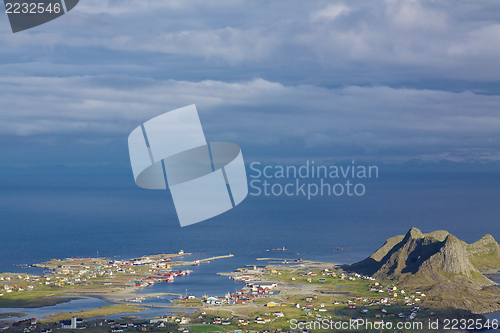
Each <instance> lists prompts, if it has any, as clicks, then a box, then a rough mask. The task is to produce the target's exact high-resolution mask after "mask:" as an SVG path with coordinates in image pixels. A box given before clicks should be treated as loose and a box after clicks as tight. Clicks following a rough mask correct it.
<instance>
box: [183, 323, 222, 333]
mask: <svg viewBox="0 0 500 333" xmlns="http://www.w3.org/2000/svg"><path fill="white" fill-rule="evenodd" d="M189 329H190V330H193V331H195V332H196V333H209V332H224V330H223V329H220V328H219V327H217V326H214V325H196V326H189Z"/></svg>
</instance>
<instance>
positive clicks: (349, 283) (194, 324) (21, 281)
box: [0, 253, 438, 333]
mask: <svg viewBox="0 0 500 333" xmlns="http://www.w3.org/2000/svg"><path fill="white" fill-rule="evenodd" d="M181 255H185V254H184V253H182V254H181ZM178 256H180V255H179V254H175V255H173V256H168V255H157V256H148V257H141V258H137V259H131V260H104V259H66V260H61V261H58V260H51V261H50V262H47V263H43V264H40V265H41V266H42V267H44V268H46V269H48V270H50V271H51V273H49V274H44V275H40V276H35V275H19V274H18V275H13V274H1V275H0V283H2V284H3V286H2V288H3V289H4V292H3V295H4V296H2V298H0V302H1V301H2V300H4V303H3V304H6V303H5V301H7V300H10V301H14V299H15V297H14V296H15V295H17V296H18V297H19V296H20V295H22V294H23V293H25V294H26V295H29V294H36V293H39V294H38V295H40V293H43V292H45V294H46V295H60V296H62V295H65V297H71V296H73V295H89V296H90V295H92V296H93V295H97V294H99V292H101V293H102V292H104V293H113V292H114V291H115V290H118V289H123V288H134V289H135V290H138V289H140V288H144V287H145V286H148V285H151V284H153V283H157V282H158V283H160V282H161V283H164V282H166V283H168V282H170V281H169V279H171V278H175V276H177V275H180V274H190V271H189V270H176V269H173V268H174V267H175V266H180V265H184V266H186V264H189V265H197V264H200V262H199V261H198V262H197V261H196V260H195V261H190V262H186V261H172V259H173V258H175V257H178ZM212 260H213V259H212ZM219 275H221V276H227V277H228V278H229V279H233V280H235V281H242V282H245V286H244V287H242V288H241V289H239V290H237V291H235V292H232V293H227V294H226V295H222V296H220V295H204V296H203V297H196V296H195V295H185V296H180V297H179V299H177V300H175V301H174V303H173V304H172V308H175V309H176V310H175V311H177V312H176V313H175V314H170V315H168V314H166V315H164V316H161V317H156V318H150V319H148V320H141V319H138V318H134V317H133V316H129V317H127V318H122V319H118V320H105V319H94V318H95V317H97V316H94V317H92V316H90V317H89V314H88V313H85V311H82V312H81V313H68V314H66V315H64V314H62V316H60V318H62V319H61V320H59V321H57V322H49V321H47V320H44V319H43V318H38V319H34V318H31V319H29V320H24V321H18V322H15V323H13V324H11V325H5V326H3V329H0V331H7V330H12V329H14V330H16V329H17V328H19V329H20V330H21V329H22V331H24V332H26V333H28V332H43V333H48V330H51V329H52V330H53V329H63V330H65V329H73V330H74V329H81V328H83V327H85V328H86V329H87V330H89V329H90V330H94V331H99V332H101V331H102V332H104V331H106V332H123V331H158V330H159V331H173V330H180V331H183V332H200V333H201V332H212V331H213V332H216V331H220V332H228V331H236V332H237V331H250V332H252V331H254V332H261V331H266V330H267V331H290V321H291V320H295V321H296V322H298V323H306V322H307V321H310V320H316V321H321V320H329V321H332V322H335V321H341V320H344V321H345V320H350V319H363V320H367V321H370V322H372V323H377V322H381V321H382V320H383V321H393V322H408V321H415V320H424V319H427V318H432V317H436V313H437V312H438V311H436V309H435V308H436V306H435V303H433V302H432V301H431V300H429V296H428V295H426V293H425V292H423V291H419V290H413V291H410V290H406V291H405V290H400V289H399V288H398V287H397V286H396V285H387V284H382V283H380V282H378V281H375V279H373V278H372V277H370V276H363V275H360V274H357V273H349V272H345V271H343V270H342V269H340V268H339V267H337V266H335V265H332V264H330V263H320V262H310V261H295V262H291V263H290V262H287V264H281V265H279V264H273V265H262V266H253V267H245V268H238V269H236V270H235V271H234V272H223V273H219ZM59 289H60V290H61V292H60V293H54V290H59ZM7 290H10V291H7ZM49 290H50V291H52V294H51V293H49V292H48V291H49ZM62 291H64V292H62ZM11 295H12V296H11ZM20 299H21V300H22V299H23V298H22V297H21V298H20ZM145 299H146V298H144V297H136V298H124V299H121V300H119V301H117V302H116V303H117V304H125V303H127V304H131V303H134V304H137V305H134V306H135V307H137V311H141V309H140V306H142V302H143V301H144V300H145ZM30 300H31V299H30V298H24V301H25V302H28V303H29V302H30ZM48 300H51V298H50V297H49V298H48ZM7 304H8V303H7ZM127 306H130V305H127ZM183 309H186V311H185V312H183V311H182V310H183ZM188 309H189V310H190V311H188ZM193 310H194V312H193ZM121 311H125V310H123V309H122V310H121ZM165 312H166V313H167V312H168V309H166V311H165ZM118 313H120V312H119V311H118ZM82 317H83V318H84V319H82ZM58 318H59V317H58ZM16 325H17V326H16ZM75 325H76V326H75ZM0 327H1V325H0ZM75 327H77V328H75Z"/></svg>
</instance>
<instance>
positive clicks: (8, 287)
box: [0, 275, 39, 296]
mask: <svg viewBox="0 0 500 333" xmlns="http://www.w3.org/2000/svg"><path fill="white" fill-rule="evenodd" d="M0 281H6V282H0V283H2V284H3V286H2V287H0V296H4V293H12V292H20V291H31V290H33V289H35V286H33V285H32V284H29V283H35V282H37V281H39V278H38V277H37V276H29V275H26V276H22V275H16V276H1V277H0ZM18 284H22V285H23V286H20V285H18ZM26 284H29V285H27V286H26Z"/></svg>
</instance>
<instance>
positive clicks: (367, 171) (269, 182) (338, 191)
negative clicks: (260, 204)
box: [250, 160, 378, 200]
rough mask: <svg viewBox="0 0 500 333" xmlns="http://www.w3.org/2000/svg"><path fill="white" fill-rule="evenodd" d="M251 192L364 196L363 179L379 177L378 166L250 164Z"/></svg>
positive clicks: (310, 163)
mask: <svg viewBox="0 0 500 333" xmlns="http://www.w3.org/2000/svg"><path fill="white" fill-rule="evenodd" d="M250 170H251V173H250V178H253V179H252V180H251V181H250V187H251V192H250V195H253V196H259V195H265V196H281V195H286V196H304V197H306V198H307V199H308V200H311V198H312V197H316V196H337V197H339V196H344V195H345V196H358V197H359V196H363V195H364V194H365V193H366V185H365V184H364V183H363V180H366V179H371V178H378V167H377V166H376V165H371V166H364V165H356V164H355V162H354V161H352V163H351V165H339V166H338V165H330V166H326V165H316V164H315V162H314V161H309V160H307V161H306V163H305V165H301V166H295V165H288V166H282V165H274V166H273V165H265V166H264V165H262V163H261V162H253V163H251V164H250Z"/></svg>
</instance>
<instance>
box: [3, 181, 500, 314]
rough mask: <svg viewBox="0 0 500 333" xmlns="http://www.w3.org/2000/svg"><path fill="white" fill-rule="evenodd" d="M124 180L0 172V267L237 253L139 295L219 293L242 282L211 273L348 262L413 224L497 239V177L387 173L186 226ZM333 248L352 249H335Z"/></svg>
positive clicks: (168, 206)
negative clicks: (271, 263)
mask: <svg viewBox="0 0 500 333" xmlns="http://www.w3.org/2000/svg"><path fill="white" fill-rule="evenodd" d="M130 178H131V177H130V175H128V174H126V175H120V174H116V175H109V174H108V175H107V176H98V175H85V174H81V175H75V174H71V173H69V174H60V175H57V176H55V175H47V174H45V175H41V174H40V175H31V176H19V175H15V174H14V175H8V174H3V175H2V176H0V180H1V182H0V225H1V231H0V254H1V260H0V271H3V272H6V271H9V272H23V271H30V272H34V271H33V269H27V268H23V267H22V266H21V265H23V264H33V263H38V262H42V261H45V260H49V259H52V258H66V257H90V256H96V255H97V253H99V256H108V257H116V258H130V257H137V256H141V255H147V254H157V253H173V252H175V251H178V250H181V249H182V250H184V251H186V252H192V253H195V255H193V256H192V257H190V258H191V259H194V258H202V257H206V256H214V255H222V254H228V253H232V254H234V255H235V256H234V257H232V258H228V259H222V260H214V261H212V262H211V263H210V264H203V265H200V266H197V267H191V266H190V267H188V268H189V269H192V270H193V274H191V275H189V276H185V277H178V278H176V281H175V283H157V284H155V285H153V286H150V287H147V288H145V289H143V290H141V292H171V293H179V294H183V295H184V294H195V295H197V296H201V295H203V294H208V295H224V294H225V293H226V292H229V291H235V290H237V289H239V288H240V287H241V286H242V284H241V283H237V282H234V281H232V280H229V279H228V278H227V277H223V276H218V275H216V273H218V272H227V271H233V270H234V269H235V268H237V267H241V266H243V265H250V264H262V262H256V261H255V258H257V257H280V258H299V257H300V258H304V259H314V260H322V261H330V262H340V263H348V262H353V261H357V260H361V259H363V258H365V257H366V256H368V255H370V254H371V253H372V252H373V251H375V250H376V249H377V248H378V247H380V246H381V245H382V244H383V243H384V241H385V240H386V239H387V238H388V237H392V236H395V235H399V234H404V233H406V232H407V231H408V229H409V228H410V227H413V226H415V227H417V228H419V229H421V230H422V231H423V232H430V231H433V230H437V229H445V230H448V231H450V232H451V233H452V234H454V235H456V236H457V237H458V238H460V239H462V240H465V241H466V242H469V243H470V242H474V241H476V240H478V239H479V238H481V237H482V236H483V235H484V234H486V233H490V234H492V235H493V236H494V237H495V238H496V239H497V240H500V220H499V216H500V190H499V189H500V172H499V173H492V172H480V173H479V172H478V173H472V172H467V173H466V172H443V173H438V172H433V173H416V172H415V173H387V174H384V173H382V174H381V177H380V178H379V179H371V180H369V181H365V182H363V183H364V184H365V186H366V193H365V195H363V196H361V197H356V196H352V197H348V196H341V197H332V196H323V197H321V196H317V197H314V198H312V199H311V200H307V198H305V197H303V196H302V197H296V196H294V197H288V196H264V195H261V196H251V195H249V196H248V197H247V199H245V201H244V202H243V203H242V204H241V205H239V206H238V207H237V208H236V209H232V210H230V211H229V212H227V213H225V214H223V215H221V216H218V217H215V218H212V219H211V220H208V221H205V222H202V223H198V224H195V225H192V226H189V227H185V228H181V227H180V226H179V223H178V221H177V217H176V213H175V210H174V207H173V203H172V200H171V198H170V195H169V192H167V191H148V190H143V189H140V188H138V187H136V186H135V184H134V183H133V182H131V179H130ZM278 247H286V248H287V249H288V250H287V251H284V252H268V251H266V250H268V249H273V248H278ZM337 248H344V249H347V250H346V251H333V250H335V249H337ZM170 301H171V298H169V297H163V298H148V299H147V302H145V303H148V304H158V305H170V304H171V302H170ZM81 302H83V303H85V302H95V301H93V300H89V301H81ZM76 305H78V304H76ZM90 305H92V304H90ZM66 306H73V305H66ZM49 310H51V309H49ZM151 311H159V312H164V311H166V310H162V309H159V310H158V309H157V308H156V309H155V308H153V309H152V310H151ZM146 314H147V313H146ZM490 318H491V319H493V318H498V313H497V314H493V315H491V316H490Z"/></svg>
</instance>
